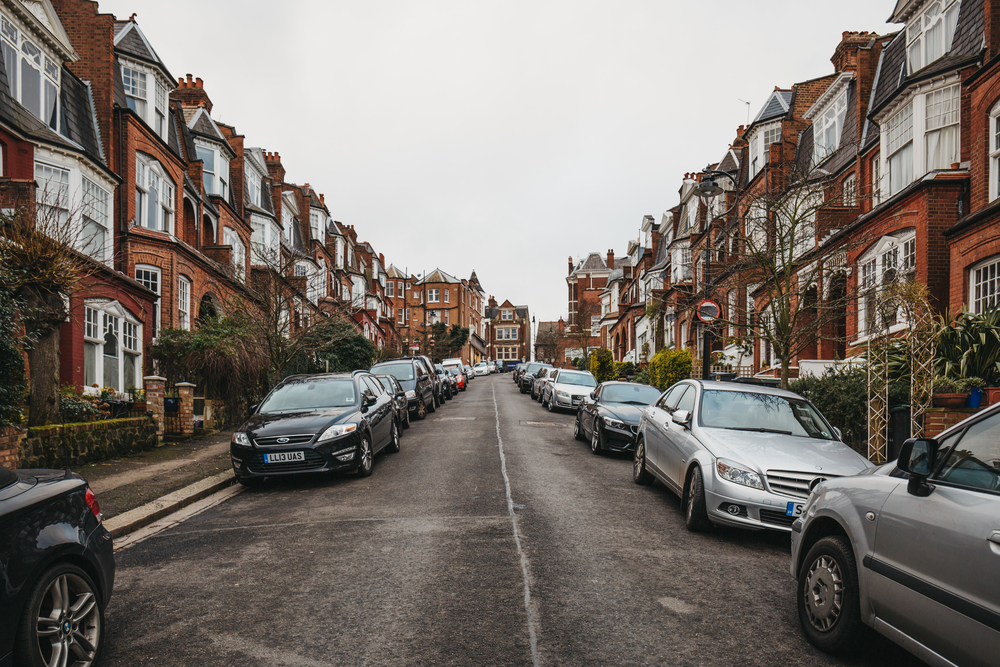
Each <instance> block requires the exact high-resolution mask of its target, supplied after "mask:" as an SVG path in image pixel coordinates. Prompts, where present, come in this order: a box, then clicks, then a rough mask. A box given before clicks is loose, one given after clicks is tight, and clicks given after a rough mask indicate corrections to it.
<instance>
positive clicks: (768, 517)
mask: <svg viewBox="0 0 1000 667" xmlns="http://www.w3.org/2000/svg"><path fill="white" fill-rule="evenodd" d="M760 520H761V522H762V523H770V524H774V525H775V526H791V525H792V523H793V522H794V521H795V517H794V516H788V515H787V514H785V513H784V512H778V511H775V510H760Z"/></svg>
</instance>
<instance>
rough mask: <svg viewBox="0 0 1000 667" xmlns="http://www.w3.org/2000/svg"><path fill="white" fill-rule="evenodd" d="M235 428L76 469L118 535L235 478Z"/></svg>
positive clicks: (186, 503)
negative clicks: (231, 447) (232, 459)
mask: <svg viewBox="0 0 1000 667" xmlns="http://www.w3.org/2000/svg"><path fill="white" fill-rule="evenodd" d="M232 433H233V430H232V429H230V430H226V431H220V432H218V433H215V434H213V435H206V436H202V437H199V438H193V439H191V440H186V441H184V442H176V443H167V444H164V445H163V446H161V447H157V448H155V449H153V450H151V451H148V452H143V453H142V454H138V455H136V456H131V457H128V458H123V459H112V460H110V461H102V462H100V463H91V464H88V465H85V466H81V467H79V468H74V469H73V472H76V473H79V474H80V475H82V476H83V478H84V479H86V480H87V482H88V483H89V484H90V488H91V489H92V490H93V491H94V493H95V494H96V495H97V501H98V502H99V503H100V505H101V512H102V513H103V514H104V520H105V526H106V527H107V528H108V530H110V531H111V534H112V535H113V536H114V537H120V536H122V535H125V534H127V533H130V532H132V531H134V530H136V529H138V528H141V527H143V526H145V525H148V524H149V523H151V522H153V521H155V520H157V519H159V518H161V517H163V516H165V515H167V514H169V513H171V512H174V511H176V510H179V509H181V508H183V507H185V506H187V505H190V504H191V503H193V502H195V501H197V500H200V499H201V498H204V497H205V496H207V495H209V494H212V493H215V492H216V491H218V490H220V489H223V488H225V487H227V486H230V485H232V484H233V483H234V482H235V478H234V477H233V472H232V464H231V462H230V458H229V440H230V438H231V437H232Z"/></svg>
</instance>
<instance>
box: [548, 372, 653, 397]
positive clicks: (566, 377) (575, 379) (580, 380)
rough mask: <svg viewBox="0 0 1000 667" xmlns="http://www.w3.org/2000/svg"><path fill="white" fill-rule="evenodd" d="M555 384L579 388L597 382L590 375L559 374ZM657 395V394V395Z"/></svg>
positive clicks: (594, 384) (595, 384)
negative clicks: (573, 385) (572, 385)
mask: <svg viewBox="0 0 1000 667" xmlns="http://www.w3.org/2000/svg"><path fill="white" fill-rule="evenodd" d="M556 384H575V385H578V386H580V387H596V386H597V380H595V379H594V376H593V375H591V374H590V373H560V374H559V376H558V377H557V378H556ZM657 395H659V394H657Z"/></svg>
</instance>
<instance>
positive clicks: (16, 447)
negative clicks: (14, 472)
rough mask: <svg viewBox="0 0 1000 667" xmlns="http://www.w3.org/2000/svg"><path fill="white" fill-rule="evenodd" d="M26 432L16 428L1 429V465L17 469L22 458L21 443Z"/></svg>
mask: <svg viewBox="0 0 1000 667" xmlns="http://www.w3.org/2000/svg"><path fill="white" fill-rule="evenodd" d="M23 439H24V432H23V431H19V430H17V429H15V428H11V427H9V426H8V427H6V428H0V465H2V466H4V467H6V468H17V467H18V462H19V459H20V457H21V441H22V440H23Z"/></svg>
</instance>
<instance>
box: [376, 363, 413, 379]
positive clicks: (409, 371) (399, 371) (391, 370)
mask: <svg viewBox="0 0 1000 667" xmlns="http://www.w3.org/2000/svg"><path fill="white" fill-rule="evenodd" d="M372 370H377V371H378V372H379V373H385V374H386V375H391V376H392V377H394V378H396V379H397V380H399V381H400V382H403V381H405V380H412V379H413V364H412V363H405V364H385V365H383V366H376V367H375V368H373V369H372Z"/></svg>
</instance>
